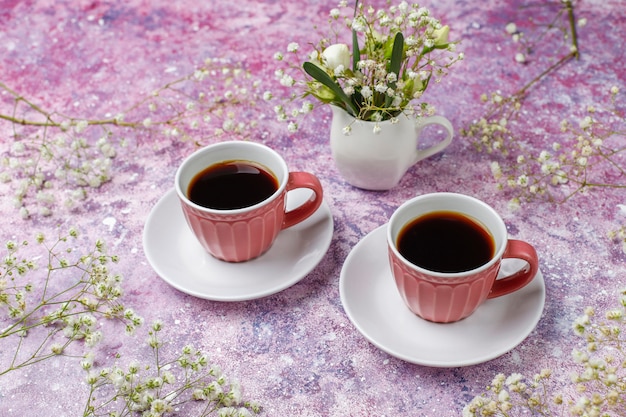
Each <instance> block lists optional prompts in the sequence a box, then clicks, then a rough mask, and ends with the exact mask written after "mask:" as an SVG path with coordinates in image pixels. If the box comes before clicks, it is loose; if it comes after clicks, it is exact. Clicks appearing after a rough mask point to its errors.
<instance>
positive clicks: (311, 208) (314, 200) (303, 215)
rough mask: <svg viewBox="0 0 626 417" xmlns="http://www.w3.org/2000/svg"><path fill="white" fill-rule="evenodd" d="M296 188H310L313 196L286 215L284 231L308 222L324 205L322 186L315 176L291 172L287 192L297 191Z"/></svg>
mask: <svg viewBox="0 0 626 417" xmlns="http://www.w3.org/2000/svg"><path fill="white" fill-rule="evenodd" d="M296 188H308V189H310V190H312V191H313V194H312V195H311V198H309V199H308V200H307V201H305V202H304V203H302V204H301V205H300V206H298V207H296V208H295V209H293V210H290V211H288V212H286V213H285V218H284V219H283V226H282V228H283V229H286V228H288V227H291V226H293V225H295V224H298V223H300V222H302V221H304V220H306V219H307V218H308V217H309V216H311V215H312V214H313V213H315V211H316V210H317V209H318V208H319V206H320V205H321V204H322V200H323V197H324V192H323V191H322V184H321V183H320V181H319V180H318V179H317V177H316V176H315V175H313V174H310V173H308V172H290V173H289V180H288V181H287V191H291V190H295V189H296Z"/></svg>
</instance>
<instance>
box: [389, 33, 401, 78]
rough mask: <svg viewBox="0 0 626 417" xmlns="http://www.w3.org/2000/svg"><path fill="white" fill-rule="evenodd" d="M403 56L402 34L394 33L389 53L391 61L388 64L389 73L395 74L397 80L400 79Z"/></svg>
mask: <svg viewBox="0 0 626 417" xmlns="http://www.w3.org/2000/svg"><path fill="white" fill-rule="evenodd" d="M403 55H404V36H403V35H402V32H398V33H396V37H395V38H394V39H393V49H392V51H391V61H390V64H389V72H393V73H395V74H396V75H397V76H398V78H400V69H401V68H402V56H403ZM394 84H395V83H394Z"/></svg>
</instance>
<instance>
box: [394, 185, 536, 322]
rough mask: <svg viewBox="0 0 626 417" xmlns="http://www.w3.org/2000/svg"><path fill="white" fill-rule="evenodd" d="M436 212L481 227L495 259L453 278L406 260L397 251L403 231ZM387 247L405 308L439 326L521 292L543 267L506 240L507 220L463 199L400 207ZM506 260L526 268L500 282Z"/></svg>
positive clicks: (527, 250)
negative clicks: (518, 261)
mask: <svg viewBox="0 0 626 417" xmlns="http://www.w3.org/2000/svg"><path fill="white" fill-rule="evenodd" d="M437 211H452V212H457V213H460V214H463V215H465V216H466V217H469V218H472V219H473V220H475V221H477V222H478V223H480V224H481V225H483V226H484V228H485V229H486V230H487V231H488V232H489V234H491V236H492V237H493V240H494V243H495V250H494V255H493V257H492V258H491V259H490V260H489V261H488V262H487V263H485V264H484V265H482V266H480V267H478V268H475V269H472V270H470V271H465V272H455V273H444V272H435V271H429V270H427V269H424V268H422V267H420V266H418V265H415V264H413V263H411V262H409V261H408V260H407V259H406V258H404V257H403V256H402V255H401V254H400V252H399V251H398V247H397V242H398V236H399V234H400V232H401V231H402V230H403V228H404V227H405V226H406V225H407V224H409V223H411V222H412V221H413V220H415V219H417V218H418V217H420V216H423V215H425V214H428V213H432V212H437ZM387 246H388V253H389V263H390V266H391V271H392V274H393V277H394V279H395V282H396V285H397V287H398V291H399V292H400V296H401V297H402V299H403V300H404V302H405V304H406V305H407V306H408V308H409V309H410V310H411V311H412V312H413V313H415V314H417V315H418V316H420V317H422V318H424V319H426V320H430V321H433V322H438V323H450V322H454V321H458V320H461V319H463V318H465V317H468V316H469V315H471V314H472V313H473V312H474V311H475V310H476V309H477V308H478V307H479V306H480V305H481V304H482V303H483V302H484V301H485V300H487V299H488V298H494V297H500V296H502V295H506V294H509V293H511V292H514V291H517V290H519V289H521V288H522V287H524V286H525V285H526V284H528V283H530V282H531V281H532V279H533V278H534V276H535V275H536V273H537V270H538V268H539V261H538V259H537V253H536V251H535V249H534V248H533V247H532V246H531V245H530V244H528V243H526V242H523V241H520V240H513V239H508V235H507V231H506V227H505V225H504V221H503V220H502V218H500V216H499V215H498V213H496V211H495V210H494V209H493V208H491V207H490V206H488V205H487V204H485V203H483V202H482V201H480V200H477V199H475V198H473V197H469V196H466V195H462V194H455V193H433V194H425V195H422V196H419V197H415V198H413V199H411V200H409V201H407V202H405V203H404V204H402V205H401V206H400V207H399V208H398V209H397V210H396V211H395V212H394V213H393V215H392V216H391V219H390V220H389V226H388V230H387ZM504 258H518V259H522V260H524V261H526V266H525V267H524V268H522V269H521V270H519V271H517V272H515V273H513V274H512V275H509V276H506V277H501V278H499V279H497V280H496V278H497V275H498V271H499V270H500V263H501V261H502V259H504Z"/></svg>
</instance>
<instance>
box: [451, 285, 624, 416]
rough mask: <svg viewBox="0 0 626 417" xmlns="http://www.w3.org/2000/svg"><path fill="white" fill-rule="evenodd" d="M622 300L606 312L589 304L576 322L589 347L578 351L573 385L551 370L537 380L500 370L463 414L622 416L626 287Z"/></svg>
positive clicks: (576, 330) (577, 331)
mask: <svg viewBox="0 0 626 417" xmlns="http://www.w3.org/2000/svg"><path fill="white" fill-rule="evenodd" d="M617 298H618V302H617V306H616V307H614V308H611V309H608V310H607V311H606V312H605V313H604V315H598V314H596V311H595V309H594V308H591V307H587V308H585V310H584V312H583V314H582V315H581V316H580V317H578V318H576V320H575V321H574V322H573V324H572V328H573V331H574V334H575V335H576V336H578V337H580V338H581V340H582V342H583V344H582V346H584V348H583V349H580V348H574V349H572V356H571V359H572V361H573V363H574V365H575V366H576V367H577V371H576V372H574V373H573V374H572V375H571V379H570V382H571V383H570V385H566V384H565V385H564V384H562V383H559V381H555V380H554V376H553V371H552V370H550V369H544V370H542V371H541V372H540V373H538V374H535V375H534V376H532V377H531V378H528V377H526V376H524V375H522V374H518V373H513V374H510V375H508V376H505V375H504V374H498V375H496V376H495V377H494V379H493V381H492V383H491V385H489V387H488V388H487V391H486V392H485V393H483V394H480V395H477V396H476V397H474V398H473V399H472V400H471V401H470V402H469V403H468V404H467V405H466V406H465V408H464V409H463V416H464V417H479V416H508V417H514V416H523V415H542V416H556V415H571V416H604V417H621V416H622V415H623V411H624V409H625V407H626V399H625V396H626V368H624V366H623V364H624V361H625V360H626V350H625V349H624V342H626V340H625V339H624V331H626V291H621V292H620V293H619V294H618V295H617Z"/></svg>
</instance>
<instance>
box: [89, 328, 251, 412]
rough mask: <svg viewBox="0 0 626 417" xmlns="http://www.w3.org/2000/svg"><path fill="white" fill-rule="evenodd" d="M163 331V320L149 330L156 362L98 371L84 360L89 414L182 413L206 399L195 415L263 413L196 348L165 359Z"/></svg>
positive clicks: (131, 364) (150, 346)
mask: <svg viewBox="0 0 626 417" xmlns="http://www.w3.org/2000/svg"><path fill="white" fill-rule="evenodd" d="M162 330H163V324H162V323H161V322H160V321H156V322H154V323H153V324H152V327H151V329H150V331H149V332H148V340H147V344H148V347H149V348H150V349H151V350H152V353H153V356H152V357H153V359H154V362H153V363H150V364H146V363H140V362H139V361H136V360H134V361H131V363H130V364H129V365H128V366H127V367H126V368H125V369H123V368H121V367H119V366H113V367H111V368H104V369H101V370H95V369H93V366H92V362H90V361H84V362H83V368H84V369H85V370H86V371H87V373H88V374H87V383H88V384H89V386H90V395H89V400H88V405H87V410H88V413H87V414H85V416H86V417H89V416H98V415H103V414H105V413H106V415H109V416H122V415H128V414H129V413H131V412H132V413H141V415H142V416H144V417H161V416H164V415H165V414H168V413H172V412H179V411H180V410H181V408H182V407H183V406H184V405H185V404H187V403H189V404H187V407H188V408H187V409H186V414H188V413H189V409H190V408H191V407H193V403H202V405H201V406H200V407H199V408H198V410H200V411H199V414H194V415H198V416H200V417H204V416H208V415H209V414H212V413H214V412H216V413H217V415H218V416H219V417H250V416H252V415H253V414H256V413H258V412H259V411H260V407H259V406H258V405H257V404H256V403H252V402H244V401H243V399H242V393H241V387H240V386H239V384H238V383H237V382H235V381H230V382H229V381H228V379H227V378H226V377H225V376H224V375H222V372H221V370H220V368H219V367H218V366H216V365H211V364H210V363H209V360H208V356H207V355H206V354H205V353H203V352H201V351H199V350H197V349H195V348H194V347H193V346H190V345H187V346H184V347H183V349H182V352H181V353H180V354H179V355H178V356H177V357H175V358H174V359H172V360H168V361H165V362H164V353H163V352H162V348H163V342H162V341H161V340H160V338H159V332H160V331H162Z"/></svg>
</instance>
